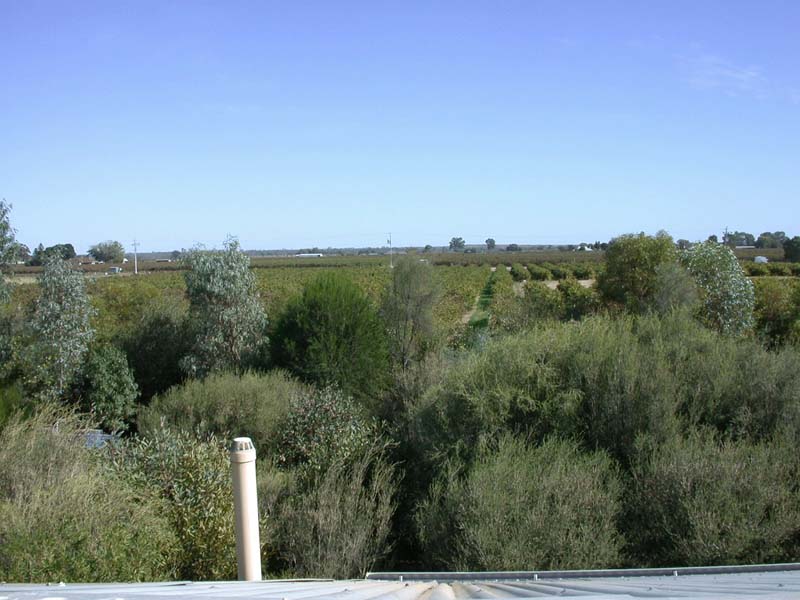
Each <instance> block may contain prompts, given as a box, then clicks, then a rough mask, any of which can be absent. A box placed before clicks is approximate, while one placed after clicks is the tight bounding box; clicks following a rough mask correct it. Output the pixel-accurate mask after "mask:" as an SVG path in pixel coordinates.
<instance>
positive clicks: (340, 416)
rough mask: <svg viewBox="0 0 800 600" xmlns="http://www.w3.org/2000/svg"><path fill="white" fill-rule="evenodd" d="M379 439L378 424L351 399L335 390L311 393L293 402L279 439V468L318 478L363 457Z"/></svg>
mask: <svg viewBox="0 0 800 600" xmlns="http://www.w3.org/2000/svg"><path fill="white" fill-rule="evenodd" d="M377 437H378V428H377V424H376V423H375V422H374V421H373V420H372V419H371V418H370V417H368V416H367V415H366V414H365V411H364V409H363V408H361V407H360V406H358V405H357V404H356V403H355V402H353V400H352V399H351V398H350V397H348V396H345V395H344V394H343V393H342V392H340V391H339V390H337V389H335V388H332V387H327V388H324V389H322V390H312V391H309V392H308V393H306V394H302V395H298V396H296V397H295V398H294V399H292V401H291V404H290V406H289V411H288V415H287V418H286V419H285V421H284V423H283V426H282V427H281V430H280V433H279V435H278V451H277V454H278V457H277V458H278V464H279V465H280V466H282V467H283V468H290V469H298V470H300V471H301V472H302V473H303V474H304V475H305V476H306V477H317V476H319V474H321V473H324V472H325V471H327V470H328V469H329V468H330V467H331V465H333V464H336V463H342V464H348V463H350V462H352V461H353V460H354V459H356V458H358V457H360V456H362V455H363V454H364V452H365V451H366V450H367V449H368V448H369V447H371V446H372V445H373V444H374V443H375V441H376V439H377Z"/></svg>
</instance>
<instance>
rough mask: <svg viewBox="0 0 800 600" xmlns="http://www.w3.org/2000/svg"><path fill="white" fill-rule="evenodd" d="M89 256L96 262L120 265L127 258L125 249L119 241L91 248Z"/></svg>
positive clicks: (98, 244)
mask: <svg viewBox="0 0 800 600" xmlns="http://www.w3.org/2000/svg"><path fill="white" fill-rule="evenodd" d="M88 254H89V256H91V257H92V258H93V259H95V260H99V261H103V262H110V263H120V262H122V259H124V258H125V247H124V246H123V245H122V244H120V243H119V242H117V241H112V240H108V241H106V242H99V243H97V244H95V245H94V246H92V247H91V248H89V252H88Z"/></svg>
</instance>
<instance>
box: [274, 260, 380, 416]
mask: <svg viewBox="0 0 800 600" xmlns="http://www.w3.org/2000/svg"><path fill="white" fill-rule="evenodd" d="M273 344H274V345H273V359H274V361H275V363H276V364H277V365H278V366H282V367H286V368H288V369H289V370H291V371H292V372H294V373H295V374H297V375H298V376H300V377H301V378H302V379H304V380H305V381H309V382H313V383H318V384H320V385H323V386H324V385H335V386H337V387H339V388H340V389H341V390H342V391H343V392H344V393H345V394H346V395H352V396H353V397H354V398H356V400H358V401H359V402H361V403H362V404H364V405H365V406H368V407H370V408H371V409H373V410H377V406H378V404H379V403H378V396H379V395H380V393H381V391H382V390H383V389H384V387H385V385H386V382H387V376H388V371H389V353H388V349H387V339H386V333H385V331H384V328H383V323H381V320H380V318H379V317H378V313H377V311H376V310H375V308H374V306H373V305H372V303H371V302H370V301H369V299H368V298H367V297H366V296H365V295H364V293H363V292H362V291H361V290H360V289H358V287H357V286H355V285H354V284H353V283H352V282H351V281H349V280H348V279H347V278H345V277H343V276H342V275H339V274H338V273H323V274H321V275H319V276H318V277H317V278H316V279H314V280H312V281H311V282H310V283H309V284H308V285H307V286H306V287H305V289H304V290H303V294H302V296H300V297H299V298H296V299H295V300H294V301H292V302H291V303H290V304H289V306H288V307H287V308H286V311H285V312H284V313H283V314H282V315H281V316H280V318H279V320H278V323H277V326H276V327H275V331H274V333H273Z"/></svg>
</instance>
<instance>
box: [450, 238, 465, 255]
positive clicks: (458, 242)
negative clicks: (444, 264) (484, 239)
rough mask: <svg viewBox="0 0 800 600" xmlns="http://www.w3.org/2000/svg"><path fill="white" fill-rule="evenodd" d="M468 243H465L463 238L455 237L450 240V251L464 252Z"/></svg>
mask: <svg viewBox="0 0 800 600" xmlns="http://www.w3.org/2000/svg"><path fill="white" fill-rule="evenodd" d="M465 244H466V242H464V238H461V237H454V238H450V250H453V251H456V252H457V251H459V250H463V249H464V246H465Z"/></svg>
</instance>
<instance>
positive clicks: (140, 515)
mask: <svg viewBox="0 0 800 600" xmlns="http://www.w3.org/2000/svg"><path fill="white" fill-rule="evenodd" d="M84 428H85V424H84V423H83V422H82V421H80V420H79V419H78V418H77V417H76V416H75V415H74V414H71V413H68V412H65V411H62V410H56V409H53V408H50V407H45V408H44V409H42V410H41V411H40V412H39V413H38V414H36V415H34V416H32V417H31V418H30V419H28V420H22V419H21V418H19V417H12V419H11V420H10V421H9V422H8V424H7V425H6V427H5V428H4V429H3V430H2V432H0V540H2V543H0V578H2V579H3V580H6V581H18V582H26V581H27V582H37V583H41V582H43V581H92V582H101V581H152V580H160V579H162V580H163V579H172V578H174V576H175V572H174V555H175V551H176V541H175V535H174V533H173V530H172V527H171V525H170V523H169V521H168V520H167V519H166V518H165V516H164V514H163V513H164V506H163V503H162V502H161V501H160V500H159V499H158V498H157V497H156V496H155V495H153V494H151V493H149V492H148V491H147V488H143V487H142V486H136V485H131V484H130V483H129V482H127V481H125V480H123V479H121V478H120V477H118V476H116V475H115V474H114V473H112V472H111V470H109V469H108V468H107V467H104V465H103V462H102V458H103V457H102V456H101V455H100V454H99V452H100V451H97V450H94V451H93V450H89V449H87V448H86V447H85V443H84V437H83V433H82V432H83V430H84Z"/></svg>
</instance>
